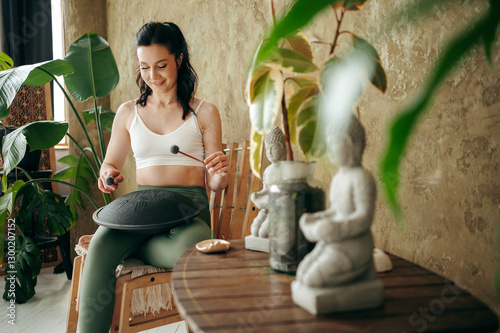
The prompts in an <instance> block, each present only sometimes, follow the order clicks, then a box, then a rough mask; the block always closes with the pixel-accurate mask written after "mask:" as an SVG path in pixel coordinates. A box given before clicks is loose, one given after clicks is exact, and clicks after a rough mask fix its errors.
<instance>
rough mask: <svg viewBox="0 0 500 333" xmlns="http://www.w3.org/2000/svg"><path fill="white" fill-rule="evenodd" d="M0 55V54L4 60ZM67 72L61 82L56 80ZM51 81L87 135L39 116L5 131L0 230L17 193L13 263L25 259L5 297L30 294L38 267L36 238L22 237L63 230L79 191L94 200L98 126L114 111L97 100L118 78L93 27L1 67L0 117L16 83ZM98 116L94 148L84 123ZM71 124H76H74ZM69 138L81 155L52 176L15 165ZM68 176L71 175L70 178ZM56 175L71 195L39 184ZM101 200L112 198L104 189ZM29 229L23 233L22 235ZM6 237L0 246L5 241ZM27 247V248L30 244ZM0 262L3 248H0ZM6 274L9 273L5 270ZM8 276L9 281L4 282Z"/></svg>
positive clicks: (79, 201) (71, 220)
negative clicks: (36, 58) (33, 174)
mask: <svg viewBox="0 0 500 333" xmlns="http://www.w3.org/2000/svg"><path fill="white" fill-rule="evenodd" d="M1 60H2V58H0V62H1ZM57 76H62V77H63V78H64V83H65V85H66V88H67V91H66V89H64V87H63V86H62V85H61V83H59V81H58V80H57V79H56V77H57ZM52 80H53V81H54V83H55V85H57V86H58V87H59V88H60V89H61V90H62V92H63V94H64V96H65V98H66V101H67V103H68V105H69V108H70V110H71V111H72V112H73V115H74V117H75V119H76V120H77V122H78V124H79V125H80V126H79V127H77V129H75V130H74V131H75V132H76V131H81V133H83V135H84V136H85V138H86V145H85V146H83V145H81V144H80V143H79V142H78V141H76V140H75V138H74V136H75V133H74V132H72V133H69V132H68V124H67V123H66V122H59V121H52V120H48V121H37V122H32V123H29V124H27V125H24V126H22V127H20V128H18V129H16V130H15V131H13V132H11V133H9V134H8V135H6V136H5V137H4V138H3V147H2V158H3V163H4V165H3V169H4V170H3V171H4V174H3V177H2V194H3V195H2V197H0V229H1V230H3V227H4V223H5V220H6V218H9V217H11V216H13V213H14V208H15V203H16V199H18V198H22V200H21V201H20V207H19V212H18V214H17V216H16V218H15V222H16V223H15V225H16V228H17V234H18V236H17V237H19V239H20V240H19V242H16V254H15V256H16V263H17V262H21V263H23V267H22V269H19V270H17V276H16V277H17V278H18V279H17V282H16V292H15V297H13V296H12V295H11V294H10V295H9V293H7V289H6V291H5V293H4V299H11V298H15V299H16V301H17V302H26V301H27V300H29V299H30V298H31V297H32V296H33V295H34V293H35V291H34V287H35V285H36V276H37V275H38V274H39V272H40V269H39V266H40V265H41V260H40V256H39V252H40V251H39V250H38V248H37V246H36V244H35V243H34V242H33V241H32V240H31V239H30V238H29V237H27V236H28V235H30V234H32V233H37V234H43V233H44V228H42V226H45V228H46V229H47V230H48V231H49V232H50V233H51V234H58V235H61V234H64V233H65V232H66V231H67V230H68V229H69V228H71V227H72V226H74V225H75V223H76V221H77V220H78V214H77V209H78V207H83V208H84V201H83V196H84V197H86V198H87V199H88V200H89V201H90V203H91V204H92V205H93V206H94V208H95V209H97V208H98V205H97V203H96V201H95V200H94V199H93V198H92V196H91V194H90V184H92V183H95V182H96V180H97V178H98V176H99V169H100V167H101V164H102V161H103V160H104V156H105V153H106V151H105V142H104V136H103V131H108V132H110V131H111V124H112V122H113V118H114V112H112V111H111V110H108V109H106V108H103V107H101V106H98V105H97V99H98V98H102V97H105V96H107V95H108V94H109V93H111V91H112V90H113V89H114V88H115V87H116V85H117V84H118V80H119V73H118V68H117V66H116V62H115V59H114V57H113V53H112V51H111V48H110V46H109V44H108V42H107V41H106V40H105V39H104V38H102V37H101V36H99V35H98V34H95V33H89V34H84V35H82V36H81V37H80V38H79V39H77V40H76V41H75V42H74V43H73V44H72V45H71V46H70V48H69V51H68V53H67V54H66V57H65V58H64V60H51V61H46V62H42V63H37V64H33V65H26V66H20V67H17V68H12V69H9V70H5V71H0V85H1V87H2V88H1V90H0V120H3V119H4V118H5V117H7V116H8V115H9V110H8V108H9V106H10V104H11V103H12V101H13V100H14V97H15V96H16V94H17V92H18V90H19V89H20V88H21V85H23V84H24V85H28V86H42V85H44V84H46V83H47V82H50V81H52ZM68 92H69V94H71V96H73V97H74V98H75V99H76V100H77V101H86V100H88V99H89V98H90V99H91V100H92V101H93V105H94V108H93V109H91V110H86V111H83V112H82V113H80V112H78V111H77V109H76V107H75V105H74V104H73V102H72V100H71V98H70V95H69V94H68ZM93 121H95V123H96V126H97V133H98V137H97V139H98V142H97V144H98V147H99V149H97V148H96V146H95V143H94V142H93V141H92V140H91V138H90V136H89V131H88V126H89V123H90V122H93ZM72 131H73V130H72ZM65 135H67V136H68V138H69V139H70V140H71V142H73V144H74V145H75V147H76V148H77V149H78V150H79V154H78V155H67V156H65V157H63V158H62V159H60V160H59V161H60V162H62V163H65V164H67V165H68V167H67V168H64V169H62V170H60V171H58V172H57V173H55V174H54V175H53V178H51V179H31V178H30V177H29V174H28V173H26V172H25V171H24V170H22V169H21V168H19V167H17V165H18V164H19V162H20V161H21V159H22V158H23V156H24V153H25V151H26V144H27V145H28V146H29V149H30V150H37V149H48V148H51V147H54V146H55V145H56V144H58V143H59V142H60V141H61V139H62V138H64V136H65ZM11 171H15V172H18V171H20V172H23V173H24V174H25V175H26V177H27V178H28V180H27V181H22V180H17V181H16V182H15V183H14V184H12V185H10V187H8V184H7V174H9V172H11ZM71 180H73V181H71ZM44 182H57V183H62V184H65V185H68V186H69V187H70V189H71V190H70V194H69V195H68V196H67V197H66V198H63V197H61V196H60V195H59V194H57V193H54V192H52V191H48V190H44V189H43V188H42V187H41V186H40V183H44ZM103 197H104V201H105V203H109V202H110V200H111V199H112V198H111V197H110V196H109V195H107V194H104V193H103ZM25 234H26V235H25ZM3 243H4V239H3V238H2V239H1V242H0V246H1V248H4V244H3ZM28 250H29V251H28ZM0 253H1V254H0V255H1V257H0V259H1V260H2V261H3V256H4V251H0ZM6 278H8V276H6ZM7 285H8V284H7V283H6V288H7Z"/></svg>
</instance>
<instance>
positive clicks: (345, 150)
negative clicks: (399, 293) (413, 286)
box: [292, 116, 384, 315]
mask: <svg viewBox="0 0 500 333" xmlns="http://www.w3.org/2000/svg"><path fill="white" fill-rule="evenodd" d="M364 147H365V133H364V129H363V127H362V126H361V124H360V123H359V121H358V120H357V119H356V118H355V117H354V116H353V117H352V121H351V122H350V125H349V128H348V129H347V132H346V133H345V135H344V136H341V137H338V136H337V137H335V138H330V139H329V140H328V153H329V158H330V161H331V162H332V163H334V164H335V165H337V166H338V167H339V170H338V172H337V174H336V175H335V176H334V177H333V179H332V182H331V185H330V194H329V199H330V208H328V209H327V210H324V211H321V212H317V213H306V214H303V215H302V217H301V218H300V222H299V225H300V228H301V230H302V232H303V233H304V236H305V237H306V238H307V240H309V241H310V242H316V246H315V247H314V249H313V250H312V251H311V252H310V253H309V254H308V255H307V256H306V257H305V258H304V260H302V261H301V263H300V264H299V266H298V269H297V275H296V281H294V282H292V297H293V300H294V302H295V303H297V304H298V305H300V306H302V307H303V308H305V309H306V310H308V311H309V312H310V313H312V314H315V315H316V314H326V313H332V312H341V311H349V310H355V309H362V308H371V307H377V306H379V305H380V304H381V303H382V302H383V295H384V290H383V285H382V283H381V282H380V281H379V280H378V279H377V278H376V273H375V268H374V263H373V238H372V234H371V231H370V226H371V223H372V219H373V214H374V210H375V196H376V186H375V181H374V180H373V177H372V175H371V174H370V173H369V172H368V171H367V170H366V169H364V168H363V166H362V165H361V156H362V154H363V150H364Z"/></svg>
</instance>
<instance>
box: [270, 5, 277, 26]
mask: <svg viewBox="0 0 500 333" xmlns="http://www.w3.org/2000/svg"><path fill="white" fill-rule="evenodd" d="M270 2H271V17H272V19H273V27H274V26H276V15H275V12H274V0H270Z"/></svg>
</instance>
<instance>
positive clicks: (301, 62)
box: [266, 48, 318, 73]
mask: <svg viewBox="0 0 500 333" xmlns="http://www.w3.org/2000/svg"><path fill="white" fill-rule="evenodd" d="M266 64H268V65H278V68H279V69H282V70H283V71H285V72H292V73H310V72H314V71H315V70H317V69H318V67H316V65H315V64H313V62H312V61H311V60H309V59H308V58H306V57H304V56H303V55H302V54H300V53H299V52H295V51H293V50H289V49H284V48H277V49H275V50H274V51H273V52H272V53H271V55H270V56H269V57H268V58H266Z"/></svg>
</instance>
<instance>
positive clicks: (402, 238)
mask: <svg viewBox="0 0 500 333" xmlns="http://www.w3.org/2000/svg"><path fill="white" fill-rule="evenodd" d="M67 2H70V3H72V2H75V3H76V1H67ZM409 2H410V1H409V0H401V1H397V2H394V1H390V0H378V1H377V0H371V1H369V2H368V4H367V5H366V6H365V7H364V8H363V9H362V10H361V11H360V12H358V13H349V14H347V17H346V20H345V22H344V25H343V28H345V29H349V30H352V31H353V32H355V33H356V34H359V35H360V36H362V37H363V38H365V39H367V40H368V41H370V42H371V43H372V44H374V46H375V47H376V48H377V50H379V53H380V56H381V59H382V63H383V66H384V68H385V69H386V73H387V77H388V90H387V92H386V94H382V93H380V92H379V91H378V90H376V89H375V88H373V87H371V86H367V89H366V91H365V93H364V95H363V97H362V98H361V99H360V101H359V103H358V105H357V114H358V115H359V117H360V120H361V122H362V123H363V125H364V126H365V128H366V130H367V138H368V144H367V148H366V151H365V156H364V164H365V166H366V167H367V168H368V169H370V170H371V171H372V173H373V174H374V175H375V177H376V178H377V179H378V178H379V177H378V176H377V172H378V164H379V161H380V157H381V152H382V151H383V148H384V145H385V143H386V142H387V126H388V123H389V121H390V119H392V117H393V116H394V115H395V114H396V112H397V111H398V109H399V108H400V107H401V105H403V104H404V103H408V102H410V100H411V99H410V97H411V95H412V93H414V92H415V91H416V89H417V87H418V86H419V85H420V84H421V83H422V82H423V80H424V79H425V77H426V76H427V75H428V74H429V71H430V70H431V68H432V67H431V64H432V62H433V61H434V60H435V59H436V57H437V56H438V55H439V50H440V48H441V47H442V46H443V44H444V43H445V41H446V40H447V39H448V38H449V37H450V36H452V35H453V32H454V31H458V30H459V29H461V28H462V27H463V26H464V24H466V23H467V22H470V21H471V20H473V19H474V18H476V17H478V15H480V13H482V12H483V11H484V7H481V6H478V5H476V4H477V3H478V2H477V1H476V2H474V1H472V2H470V1H457V2H456V3H455V4H457V3H458V4H462V5H463V6H462V7H461V8H456V9H453V8H452V9H450V10H446V11H439V12H437V13H435V14H432V15H431V16H430V17H429V18H428V19H425V20H420V23H419V24H416V25H411V26H408V25H406V24H404V20H403V18H402V19H401V20H398V22H397V25H396V26H395V27H394V28H393V29H390V30H388V31H385V32H382V31H380V29H379V27H380V24H381V22H385V21H386V20H387V17H388V15H389V13H391V11H392V10H394V9H400V8H403V7H404V6H405V5H406V4H408V3H409ZM275 3H276V10H277V12H278V13H280V12H283V9H284V8H285V7H286V6H287V4H288V3H289V1H285V0H276V1H275ZM75 6H76V5H75ZM457 7H458V6H457ZM103 12H105V13H107V18H106V20H107V37H108V41H109V42H110V44H111V47H112V49H113V53H114V55H115V57H116V60H117V63H118V68H119V70H120V75H121V80H120V83H119V85H118V87H117V89H116V90H115V91H114V92H113V93H112V94H111V109H113V110H116V109H117V108H118V106H119V105H120V104H121V103H122V102H124V101H126V100H129V99H132V98H136V97H137V96H138V90H137V87H136V86H135V80H134V70H135V66H136V60H135V58H134V47H133V38H134V35H135V33H136V32H137V30H138V29H139V28H140V27H141V26H142V25H143V24H144V23H145V22H147V21H149V20H161V21H173V22H175V23H177V24H178V25H179V26H180V28H181V29H182V30H183V32H184V34H185V36H186V38H187V40H188V43H189V46H190V51H191V53H192V63H193V66H194V68H195V69H196V71H197V73H198V75H199V77H200V82H199V88H198V93H197V96H198V97H199V98H202V99H205V100H208V101H210V102H212V103H214V104H215V105H216V106H218V108H219V111H220V113H221V117H222V123H223V140H224V141H226V142H230V141H242V140H245V139H248V137H249V133H250V130H249V124H248V110H247V107H246V105H245V102H244V84H245V79H246V77H245V74H246V71H247V66H248V64H249V61H250V57H251V56H252V54H253V51H254V49H255V48H256V46H257V45H258V43H259V41H260V39H261V38H262V37H263V35H264V31H265V27H266V26H267V25H268V24H269V23H270V20H271V19H270V14H269V2H268V0H244V1H243V0H239V1H223V2H222V1H218V2H213V1H207V0H190V1H186V0H170V1H168V2H167V1H165V2H160V1H153V0H149V1H146V0H142V1H132V0H107V10H104V11H103ZM84 14H87V13H84ZM98 20H101V19H98ZM309 29H310V30H312V31H314V32H315V33H317V34H318V35H319V36H322V37H324V38H325V39H327V40H331V39H333V32H334V16H333V13H332V11H331V10H327V11H326V12H324V13H322V14H321V15H320V16H319V17H318V18H317V20H316V21H315V22H314V23H313V24H312V25H311V26H310V27H309ZM81 33H83V32H81ZM81 33H80V34H81ZM77 35H78V34H77ZM341 38H342V39H344V42H345V41H347V40H348V38H347V35H343V36H342V37H341ZM314 49H315V55H316V57H317V59H318V60H322V59H324V58H325V57H326V55H327V50H326V48H325V47H324V46H321V45H315V46H314ZM499 57H500V49H499V47H498V43H497V45H496V46H495V48H494V53H493V64H494V67H491V68H490V67H488V66H487V64H486V61H485V58H484V54H483V51H482V50H481V49H477V50H475V51H474V52H472V54H470V56H469V57H468V58H467V59H466V60H465V61H463V62H462V63H461V64H460V66H459V68H457V69H456V70H455V71H454V72H453V73H452V75H450V76H449V77H448V79H447V80H446V81H445V83H444V84H443V86H442V87H441V89H440V90H439V93H438V95H437V97H436V99H435V103H434V106H433V107H432V109H431V110H430V111H429V112H428V113H427V114H426V115H425V116H424V117H423V119H422V121H421V122H420V124H419V126H418V127H417V130H416V133H415V135H413V136H412V139H411V144H410V147H409V150H408V154H407V155H406V158H405V161H404V163H403V167H402V183H403V185H402V191H401V200H402V205H403V209H404V212H405V216H406V224H407V225H406V227H405V228H404V229H398V228H397V227H396V226H395V224H394V221H393V218H392V216H391V213H390V211H389V210H388V209H387V206H386V204H385V202H384V198H383V195H382V193H381V191H379V194H380V195H379V198H378V202H377V212H376V217H375V221H374V224H373V233H374V235H375V238H376V245H377V246H378V247H380V248H382V249H384V250H388V251H390V252H392V253H394V254H396V255H400V256H402V257H404V258H406V259H409V260H412V261H415V262H417V263H418V264H420V265H422V266H424V267H427V268H429V269H431V270H433V271H435V272H437V273H439V274H442V275H444V276H445V277H447V278H450V279H452V280H453V281H455V282H456V283H458V284H459V285H461V286H463V287H465V288H466V289H467V290H469V291H470V292H471V293H473V294H474V295H476V296H478V297H480V298H481V299H482V300H483V301H485V302H486V303H487V304H488V305H490V306H492V307H494V308H495V309H496V310H497V311H498V309H499V308H498V307H496V303H495V300H494V291H493V271H494V262H495V258H496V255H495V253H496V252H495V233H496V227H497V224H498V221H499V217H500V214H499V203H500V184H499V183H500V174H499V161H500V156H499V155H500V151H499V145H500V134H499V130H498V128H499V122H500V75H499V74H500V73H499V70H500V69H499V66H500V60H499ZM125 172H126V173H127V174H128V175H129V177H128V179H127V182H126V184H125V186H122V189H121V190H120V193H125V192H129V191H132V190H133V189H134V187H135V183H134V177H133V175H134V163H133V160H132V159H131V157H130V156H129V159H128V160H127V162H126V166H125ZM334 172H335V169H334V168H333V167H332V166H331V165H330V164H329V162H328V161H326V160H322V161H320V163H319V165H318V168H317V177H318V178H320V179H322V180H323V181H324V182H325V183H329V181H330V179H331V177H332V175H333V173H334Z"/></svg>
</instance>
